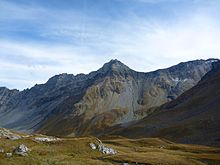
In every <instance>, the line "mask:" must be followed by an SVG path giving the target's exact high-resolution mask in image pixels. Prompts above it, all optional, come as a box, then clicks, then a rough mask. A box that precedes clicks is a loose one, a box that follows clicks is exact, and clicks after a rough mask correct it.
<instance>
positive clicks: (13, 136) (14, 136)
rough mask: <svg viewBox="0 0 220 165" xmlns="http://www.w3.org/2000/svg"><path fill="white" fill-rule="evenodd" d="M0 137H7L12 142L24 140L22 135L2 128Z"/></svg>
mask: <svg viewBox="0 0 220 165" xmlns="http://www.w3.org/2000/svg"><path fill="white" fill-rule="evenodd" d="M0 137H5V138H7V139H10V140H18V139H21V138H22V137H21V136H20V135H18V134H16V133H13V132H12V131H10V130H8V129H5V128H0Z"/></svg>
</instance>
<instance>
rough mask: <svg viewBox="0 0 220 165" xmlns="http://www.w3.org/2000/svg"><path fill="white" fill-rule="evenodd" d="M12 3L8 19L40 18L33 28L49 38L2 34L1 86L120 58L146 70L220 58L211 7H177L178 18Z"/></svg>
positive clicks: (40, 79) (219, 35)
mask: <svg viewBox="0 0 220 165" xmlns="http://www.w3.org/2000/svg"><path fill="white" fill-rule="evenodd" d="M152 1H153V0H152ZM148 2H149V1H148ZM0 4H1V3H0ZM7 5H8V7H10V10H9V11H13V14H11V15H10V17H9V20H12V21H13V20H17V19H21V18H22V19H24V20H28V21H33V22H34V24H41V25H42V26H39V28H38V27H36V29H33V31H34V30H35V31H34V32H35V33H37V35H40V36H43V37H45V41H41V40H34V39H33V40H30V39H29V40H18V39H13V38H11V39H4V38H2V39H0V59H1V61H0V67H1V70H0V86H6V85H7V86H8V87H10V88H19V89H23V88H26V87H31V86H33V85H34V84H36V83H44V82H46V81H47V79H48V78H50V77H51V76H53V75H55V74H59V73H64V72H67V73H73V74H77V73H89V72H90V71H93V70H97V69H98V68H99V67H101V66H102V65H103V63H105V62H107V61H109V60H110V59H115V58H117V59H119V60H122V62H124V63H125V64H127V65H128V66H129V67H131V68H133V69H135V70H138V71H146V72H147V71H152V70H155V69H160V68H164V67H169V66H171V65H174V64H177V63H179V62H182V61H188V60H195V59H202V58H204V59H207V58H212V57H214V58H220V47H219V45H220V40H219V38H220V31H219V29H220V25H219V22H218V19H217V18H215V16H213V13H211V12H210V11H209V10H195V11H193V12H189V13H187V14H186V13H181V14H180V13H177V14H176V15H174V16H173V20H161V19H156V18H155V17H152V18H151V19H149V17H148V18H147V19H146V18H143V17H140V16H137V15H136V14H135V13H131V14H130V15H129V16H128V17H127V18H121V19H119V20H117V19H116V20H105V19H103V20H102V19H100V18H94V17H90V16H85V15H84V14H83V13H80V14H79V13H76V12H74V11H57V12H56V11H55V10H51V9H50V10H48V9H45V8H42V7H39V8H37V9H32V8H28V10H26V11H25V13H23V12H24V11H23V9H25V8H26V7H25V6H20V7H19V6H13V5H12V4H7ZM0 7H1V6H0ZM6 7H7V6H5V7H4V10H5V12H6V11H8V10H7V8H6ZM19 11H21V13H19ZM39 11H40V12H39ZM6 13H7V12H6ZM15 13H17V15H15V16H13V15H14V14H15ZM4 16H5V15H4V14H3V15H1V14H0V18H4ZM82 18H83V20H81V19H82ZM47 39H48V40H47ZM51 40H52V41H51Z"/></svg>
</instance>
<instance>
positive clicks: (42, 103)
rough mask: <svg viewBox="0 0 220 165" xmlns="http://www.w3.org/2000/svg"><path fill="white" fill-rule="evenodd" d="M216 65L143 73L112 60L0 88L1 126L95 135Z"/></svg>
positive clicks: (149, 108) (147, 110)
mask: <svg viewBox="0 0 220 165" xmlns="http://www.w3.org/2000/svg"><path fill="white" fill-rule="evenodd" d="M216 61H217V60H215V59H209V60H196V61H189V62H185V63H180V64H178V65H175V66H172V67H170V68H167V69H161V70H157V71H154V72H148V73H143V72H136V71H134V70H132V69H130V68H129V67H128V66H126V65H124V64H123V63H121V62H120V61H118V60H111V61H110V62H108V63H106V64H104V66H103V67H102V68H100V69H99V70H97V71H94V72H91V73H89V74H87V75H86V74H78V75H72V74H60V75H56V76H54V77H52V78H50V79H49V80H48V81H47V82H46V83H45V84H41V85H35V86H34V87H32V88H31V89H26V90H23V91H20V92H19V91H17V90H13V91H11V90H9V89H6V88H0V126H3V127H6V128H13V129H16V130H19V131H24V132H39V133H43V134H48V135H72V136H79V135H86V134H98V133H99V132H100V131H102V130H103V129H105V128H107V127H111V126H114V125H116V124H123V123H127V122H131V121H135V120H137V119H141V118H144V117H146V116H147V115H149V114H151V113H152V112H153V111H154V109H155V107H157V106H160V105H162V104H164V103H166V102H168V101H171V100H174V99H176V98H177V97H178V96H179V95H181V94H182V93H183V92H185V91H186V90H188V89H190V88H191V87H193V86H195V85H196V84H197V83H198V82H199V81H200V80H201V78H202V77H203V76H204V75H205V74H206V73H207V72H208V71H210V70H211V69H212V63H213V62H216Z"/></svg>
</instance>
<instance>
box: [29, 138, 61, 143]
mask: <svg viewBox="0 0 220 165" xmlns="http://www.w3.org/2000/svg"><path fill="white" fill-rule="evenodd" d="M33 140H35V141H40V142H54V141H58V140H60V139H59V138H54V137H36V138H34V139H33Z"/></svg>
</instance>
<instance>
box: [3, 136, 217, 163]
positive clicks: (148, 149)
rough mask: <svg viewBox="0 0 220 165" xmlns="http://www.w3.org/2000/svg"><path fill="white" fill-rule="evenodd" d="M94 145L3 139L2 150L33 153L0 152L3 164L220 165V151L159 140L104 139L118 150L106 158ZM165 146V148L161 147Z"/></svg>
mask: <svg viewBox="0 0 220 165" xmlns="http://www.w3.org/2000/svg"><path fill="white" fill-rule="evenodd" d="M90 142H96V140H95V138H93V137H84V138H65V139H63V140H62V141H59V142H54V143H39V142H35V141H33V140H31V138H25V139H21V140H18V141H10V140H7V139H4V138H1V139H0V147H2V148H4V149H5V150H6V152H11V151H12V148H13V147H15V146H18V145H19V144H25V145H27V146H28V147H29V148H30V149H31V152H30V153H29V156H27V157H21V156H16V155H14V156H13V157H12V158H5V157H4V154H2V153H0V164H1V165H26V164H27V165H32V164H33V165H35V164H39V165H47V164H49V165H81V164H82V165H85V164H94V165H95V164H100V165H102V164H103V165H104V164H105V165H111V164H120V163H124V162H128V163H136V162H138V163H142V164H163V165H166V164H167V165H168V164H169V165H172V164H173V165H176V164H179V165H193V164H201V165H202V164H205V162H209V163H211V164H220V148H213V147H206V146H198V145H183V144H176V143H172V142H170V141H167V140H163V139H158V138H143V139H127V138H122V137H114V138H113V137H112V138H109V137H108V138H105V139H103V142H104V144H106V145H107V146H110V147H112V148H113V149H115V150H117V151H118V154H116V155H113V156H111V155H103V154H101V153H100V152H98V151H92V150H91V149H90V147H89V143H90ZM161 147H163V148H161Z"/></svg>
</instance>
